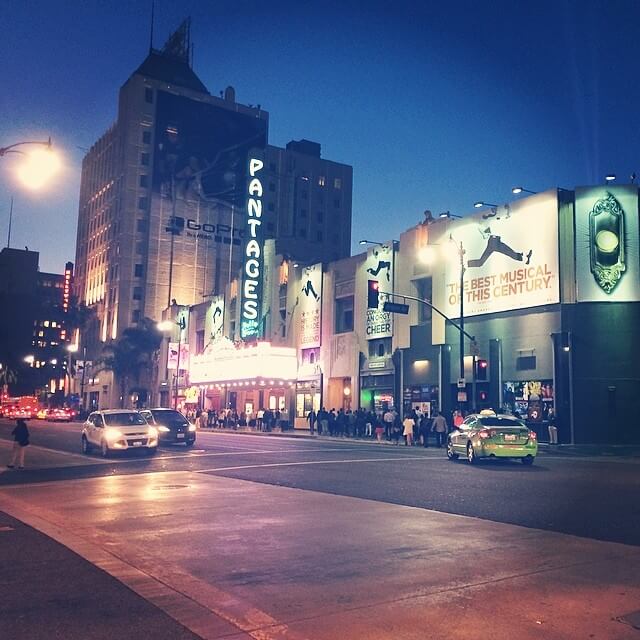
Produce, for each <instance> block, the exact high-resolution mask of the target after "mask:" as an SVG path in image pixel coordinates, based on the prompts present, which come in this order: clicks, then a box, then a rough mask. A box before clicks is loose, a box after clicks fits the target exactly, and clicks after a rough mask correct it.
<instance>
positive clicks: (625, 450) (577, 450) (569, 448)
mask: <svg viewBox="0 0 640 640" xmlns="http://www.w3.org/2000/svg"><path fill="white" fill-rule="evenodd" d="M198 431H201V432H204V433H229V434H231V433H237V434H242V435H252V436H263V437H271V438H299V439H311V440H319V441H324V440H326V441H327V442H358V443H361V444H375V445H378V446H380V445H393V444H394V443H393V442H391V441H389V440H382V441H381V442H378V441H377V440H376V439H375V438H359V437H356V438H354V437H350V436H349V437H344V438H343V437H339V436H325V435H322V436H319V435H317V434H314V435H311V434H310V433H309V431H307V430H306V429H290V430H288V431H257V430H256V429H253V428H251V427H238V428H237V429H222V428H220V427H213V428H206V429H200V428H199V429H198ZM539 447H540V449H539V452H538V454H543V455H560V456H614V457H616V456H623V457H634V458H635V457H640V445H633V444H630V445H614V444H611V445H607V444H559V445H550V444H549V443H548V442H540V443H539ZM428 448H429V449H435V448H437V447H436V445H435V440H434V439H433V438H432V439H431V440H430V442H429V447H428Z"/></svg>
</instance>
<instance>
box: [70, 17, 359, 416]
mask: <svg viewBox="0 0 640 640" xmlns="http://www.w3.org/2000/svg"><path fill="white" fill-rule="evenodd" d="M189 50H190V46H189V24H188V22H186V23H184V24H183V25H182V26H181V27H180V28H179V29H178V30H177V31H176V32H175V33H174V34H173V35H172V36H171V37H170V38H169V40H168V41H167V43H166V44H165V45H164V47H163V48H162V50H155V49H152V50H150V52H149V54H148V56H147V57H146V59H145V60H144V62H143V63H142V64H141V65H140V66H139V67H138V68H137V69H136V70H135V71H134V73H133V74H132V75H131V76H130V77H129V78H128V80H127V81H126V82H125V83H124V85H123V86H122V87H121V89H120V94H119V102H118V115H117V119H116V122H115V123H114V124H113V125H112V126H111V128H110V129H109V130H108V131H107V132H106V133H105V134H104V135H103V136H102V137H101V138H100V139H99V140H98V141H97V142H96V143H95V144H94V145H93V146H92V147H91V149H90V150H89V152H88V153H87V155H86V156H85V158H84V160H83V165H82V180H81V187H80V201H79V211H78V229H77V247H76V265H77V268H76V285H75V292H76V295H77V297H78V299H79V301H80V302H81V303H83V304H86V305H89V306H91V307H92V308H94V309H95V311H96V314H97V318H98V323H97V331H96V335H93V336H89V335H87V336H83V342H84V343H85V344H86V346H88V348H89V350H90V355H91V356H92V358H93V359H95V358H96V357H97V356H98V355H99V352H100V348H101V344H102V343H104V342H106V341H108V340H111V339H115V338H117V337H119V336H120V335H121V333H122V331H123V330H124V329H126V328H127V327H130V326H134V325H136V324H137V323H139V322H140V321H141V320H142V319H143V318H145V317H147V318H151V319H152V320H154V321H158V320H160V319H161V317H162V310H163V309H165V308H166V307H167V306H169V304H170V303H171V302H172V301H174V300H175V301H176V303H177V304H180V305H193V304H197V303H199V302H202V301H203V300H205V299H207V296H210V295H211V294H213V293H214V292H217V291H220V290H222V289H223V288H224V287H225V286H226V285H228V283H229V282H231V280H233V279H234V278H235V277H236V275H237V273H238V271H239V269H240V267H241V252H242V246H243V235H244V224H243V207H244V205H245V194H246V188H247V175H246V163H247V158H248V154H249V153H250V152H251V153H252V154H254V155H255V154H256V153H258V154H259V155H260V157H263V158H264V162H265V170H266V173H268V176H269V177H268V180H266V182H265V190H266V193H265V194H264V210H263V219H262V221H263V232H264V236H265V237H267V238H275V239H277V242H278V245H277V246H278V251H279V252H281V253H283V254H286V255H288V256H291V257H293V258H296V257H300V258H302V257H306V256H313V257H314V259H318V260H320V259H332V258H339V257H344V256H346V255H348V254H349V250H350V241H351V238H350V230H351V184H352V169H351V167H350V166H347V165H343V164H339V163H336V162H331V161H328V160H324V159H321V157H320V145H319V144H317V143H313V142H309V141H306V140H301V141H299V142H290V143H289V144H288V145H287V148H286V149H280V148H277V147H275V146H271V145H268V122H269V114H268V113H267V112H266V111H264V110H263V109H262V108H261V107H260V105H257V106H254V105H248V106H247V105H242V104H240V103H238V102H237V101H236V96H235V91H234V89H233V88H232V87H227V89H226V90H225V91H221V92H220V95H219V96H214V95H211V94H210V93H209V91H208V90H207V88H206V87H205V86H204V84H203V83H202V82H201V81H200V79H199V78H198V77H197V75H196V74H195V73H194V71H193V69H192V68H191V65H190V60H189ZM100 377H101V378H102V379H101V381H100V385H99V389H98V388H96V389H95V390H93V392H97V391H99V392H100V393H101V394H102V397H103V399H104V403H103V405H104V406H106V405H107V404H108V405H113V404H114V402H115V401H114V399H113V398H112V397H111V395H112V392H113V389H114V385H113V384H112V381H107V382H105V380H106V378H105V376H104V375H102V376H100ZM105 386H106V387H107V389H106V390H105ZM100 402H102V399H101V400H100ZM105 403H106V404H105Z"/></svg>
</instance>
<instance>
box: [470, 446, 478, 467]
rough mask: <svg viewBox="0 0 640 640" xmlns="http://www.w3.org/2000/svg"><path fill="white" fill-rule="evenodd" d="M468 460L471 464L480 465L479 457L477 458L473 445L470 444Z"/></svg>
mask: <svg viewBox="0 0 640 640" xmlns="http://www.w3.org/2000/svg"><path fill="white" fill-rule="evenodd" d="M467 460H468V461H469V464H478V457H477V456H476V452H475V451H474V450H473V445H472V444H471V443H470V442H469V443H468V444H467Z"/></svg>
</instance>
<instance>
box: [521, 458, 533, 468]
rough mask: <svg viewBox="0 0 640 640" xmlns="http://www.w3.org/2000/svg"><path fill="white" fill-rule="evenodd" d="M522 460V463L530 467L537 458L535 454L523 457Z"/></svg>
mask: <svg viewBox="0 0 640 640" xmlns="http://www.w3.org/2000/svg"><path fill="white" fill-rule="evenodd" d="M521 460H522V464H524V465H526V466H527V467H530V466H531V465H532V464H533V461H534V460H535V458H534V457H533V456H527V457H526V458H521Z"/></svg>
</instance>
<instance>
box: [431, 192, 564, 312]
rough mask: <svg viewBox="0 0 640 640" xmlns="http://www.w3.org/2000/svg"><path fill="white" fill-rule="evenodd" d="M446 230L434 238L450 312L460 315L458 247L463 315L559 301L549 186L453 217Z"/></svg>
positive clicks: (554, 208) (555, 203)
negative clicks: (501, 204)
mask: <svg viewBox="0 0 640 640" xmlns="http://www.w3.org/2000/svg"><path fill="white" fill-rule="evenodd" d="M449 232H450V235H448V236H446V237H443V239H442V240H441V241H440V243H441V250H442V253H443V254H444V255H443V258H444V259H445V260H446V266H445V296H444V309H443V311H444V313H445V314H446V315H447V316H449V317H450V318H458V317H460V249H461V248H462V251H463V256H462V259H463V262H464V269H465V273H464V289H463V296H464V315H465V317H467V316H476V315H480V314H484V313H497V312H500V311H511V310H513V309H524V308H527V307H536V306H540V305H545V304H555V303H557V302H559V300H560V287H559V268H558V201H557V195H556V192H555V191H553V192H547V193H541V194H538V195H535V196H532V197H529V198H524V199H523V200H520V201H518V202H514V203H511V204H510V205H505V206H504V207H495V208H492V209H491V210H489V211H486V212H484V213H479V214H476V215H474V216H470V217H468V218H465V219H464V220H460V221H457V222H456V223H454V224H452V225H451V227H450V228H449Z"/></svg>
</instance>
